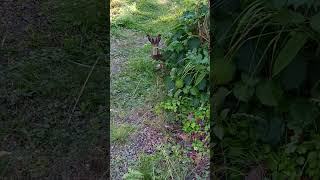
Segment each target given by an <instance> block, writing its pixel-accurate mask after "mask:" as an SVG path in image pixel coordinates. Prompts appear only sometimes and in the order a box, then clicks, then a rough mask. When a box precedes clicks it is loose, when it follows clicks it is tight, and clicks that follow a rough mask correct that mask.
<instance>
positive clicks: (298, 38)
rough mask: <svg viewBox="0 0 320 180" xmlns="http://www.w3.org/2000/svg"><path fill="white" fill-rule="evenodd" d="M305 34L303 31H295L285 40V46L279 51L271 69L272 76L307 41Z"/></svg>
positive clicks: (286, 64) (283, 66) (280, 69)
mask: <svg viewBox="0 0 320 180" xmlns="http://www.w3.org/2000/svg"><path fill="white" fill-rule="evenodd" d="M307 38H308V37H307V35H306V34H304V33H295V34H294V35H293V37H291V39H289V41H288V42H287V44H286V45H285V47H284V48H283V49H282V50H281V51H280V53H279V55H278V57H277V59H276V60H275V63H274V65H273V69H272V77H274V76H276V75H277V74H278V73H280V72H281V71H282V70H283V69H284V68H285V67H287V66H288V65H289V64H290V63H291V61H292V60H293V59H294V58H295V56H296V55H297V54H298V52H299V51H300V49H301V48H302V47H303V46H304V44H305V43H306V42H307Z"/></svg>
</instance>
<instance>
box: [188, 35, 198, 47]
mask: <svg viewBox="0 0 320 180" xmlns="http://www.w3.org/2000/svg"><path fill="white" fill-rule="evenodd" d="M188 46H189V49H197V48H199V47H200V39H199V38H197V37H193V38H190V39H189V40H188Z"/></svg>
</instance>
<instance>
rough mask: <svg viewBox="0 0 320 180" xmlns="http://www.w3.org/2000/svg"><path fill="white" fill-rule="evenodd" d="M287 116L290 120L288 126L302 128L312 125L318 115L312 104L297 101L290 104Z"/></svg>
mask: <svg viewBox="0 0 320 180" xmlns="http://www.w3.org/2000/svg"><path fill="white" fill-rule="evenodd" d="M289 115H290V117H291V120H290V121H289V122H288V125H292V126H298V127H301V128H303V127H305V126H307V125H310V124H311V123H313V122H314V120H315V119H316V117H317V116H318V115H319V112H318V111H317V108H316V107H315V106H314V105H313V104H312V103H310V102H308V101H305V100H301V101H300V100H299V101H297V102H295V103H293V104H291V106H290V109H289Z"/></svg>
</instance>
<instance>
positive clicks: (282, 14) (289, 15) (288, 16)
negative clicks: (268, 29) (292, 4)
mask: <svg viewBox="0 0 320 180" xmlns="http://www.w3.org/2000/svg"><path fill="white" fill-rule="evenodd" d="M272 20H273V21H275V22H277V23H280V24H281V25H286V24H301V23H303V22H304V21H305V17H304V16H303V15H302V14H300V13H298V12H295V11H291V10H288V9H283V10H281V11H279V13H277V14H275V15H274V17H273V19H272Z"/></svg>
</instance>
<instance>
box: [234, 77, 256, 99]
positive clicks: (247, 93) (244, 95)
mask: <svg viewBox="0 0 320 180" xmlns="http://www.w3.org/2000/svg"><path fill="white" fill-rule="evenodd" d="M253 94H254V88H253V87H249V86H247V85H246V84H244V83H243V82H238V83H236V84H235V86H234V88H233V95H234V96H235V97H236V98H237V99H239V100H240V101H244V102H248V101H249V100H250V98H251V97H252V96H253Z"/></svg>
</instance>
